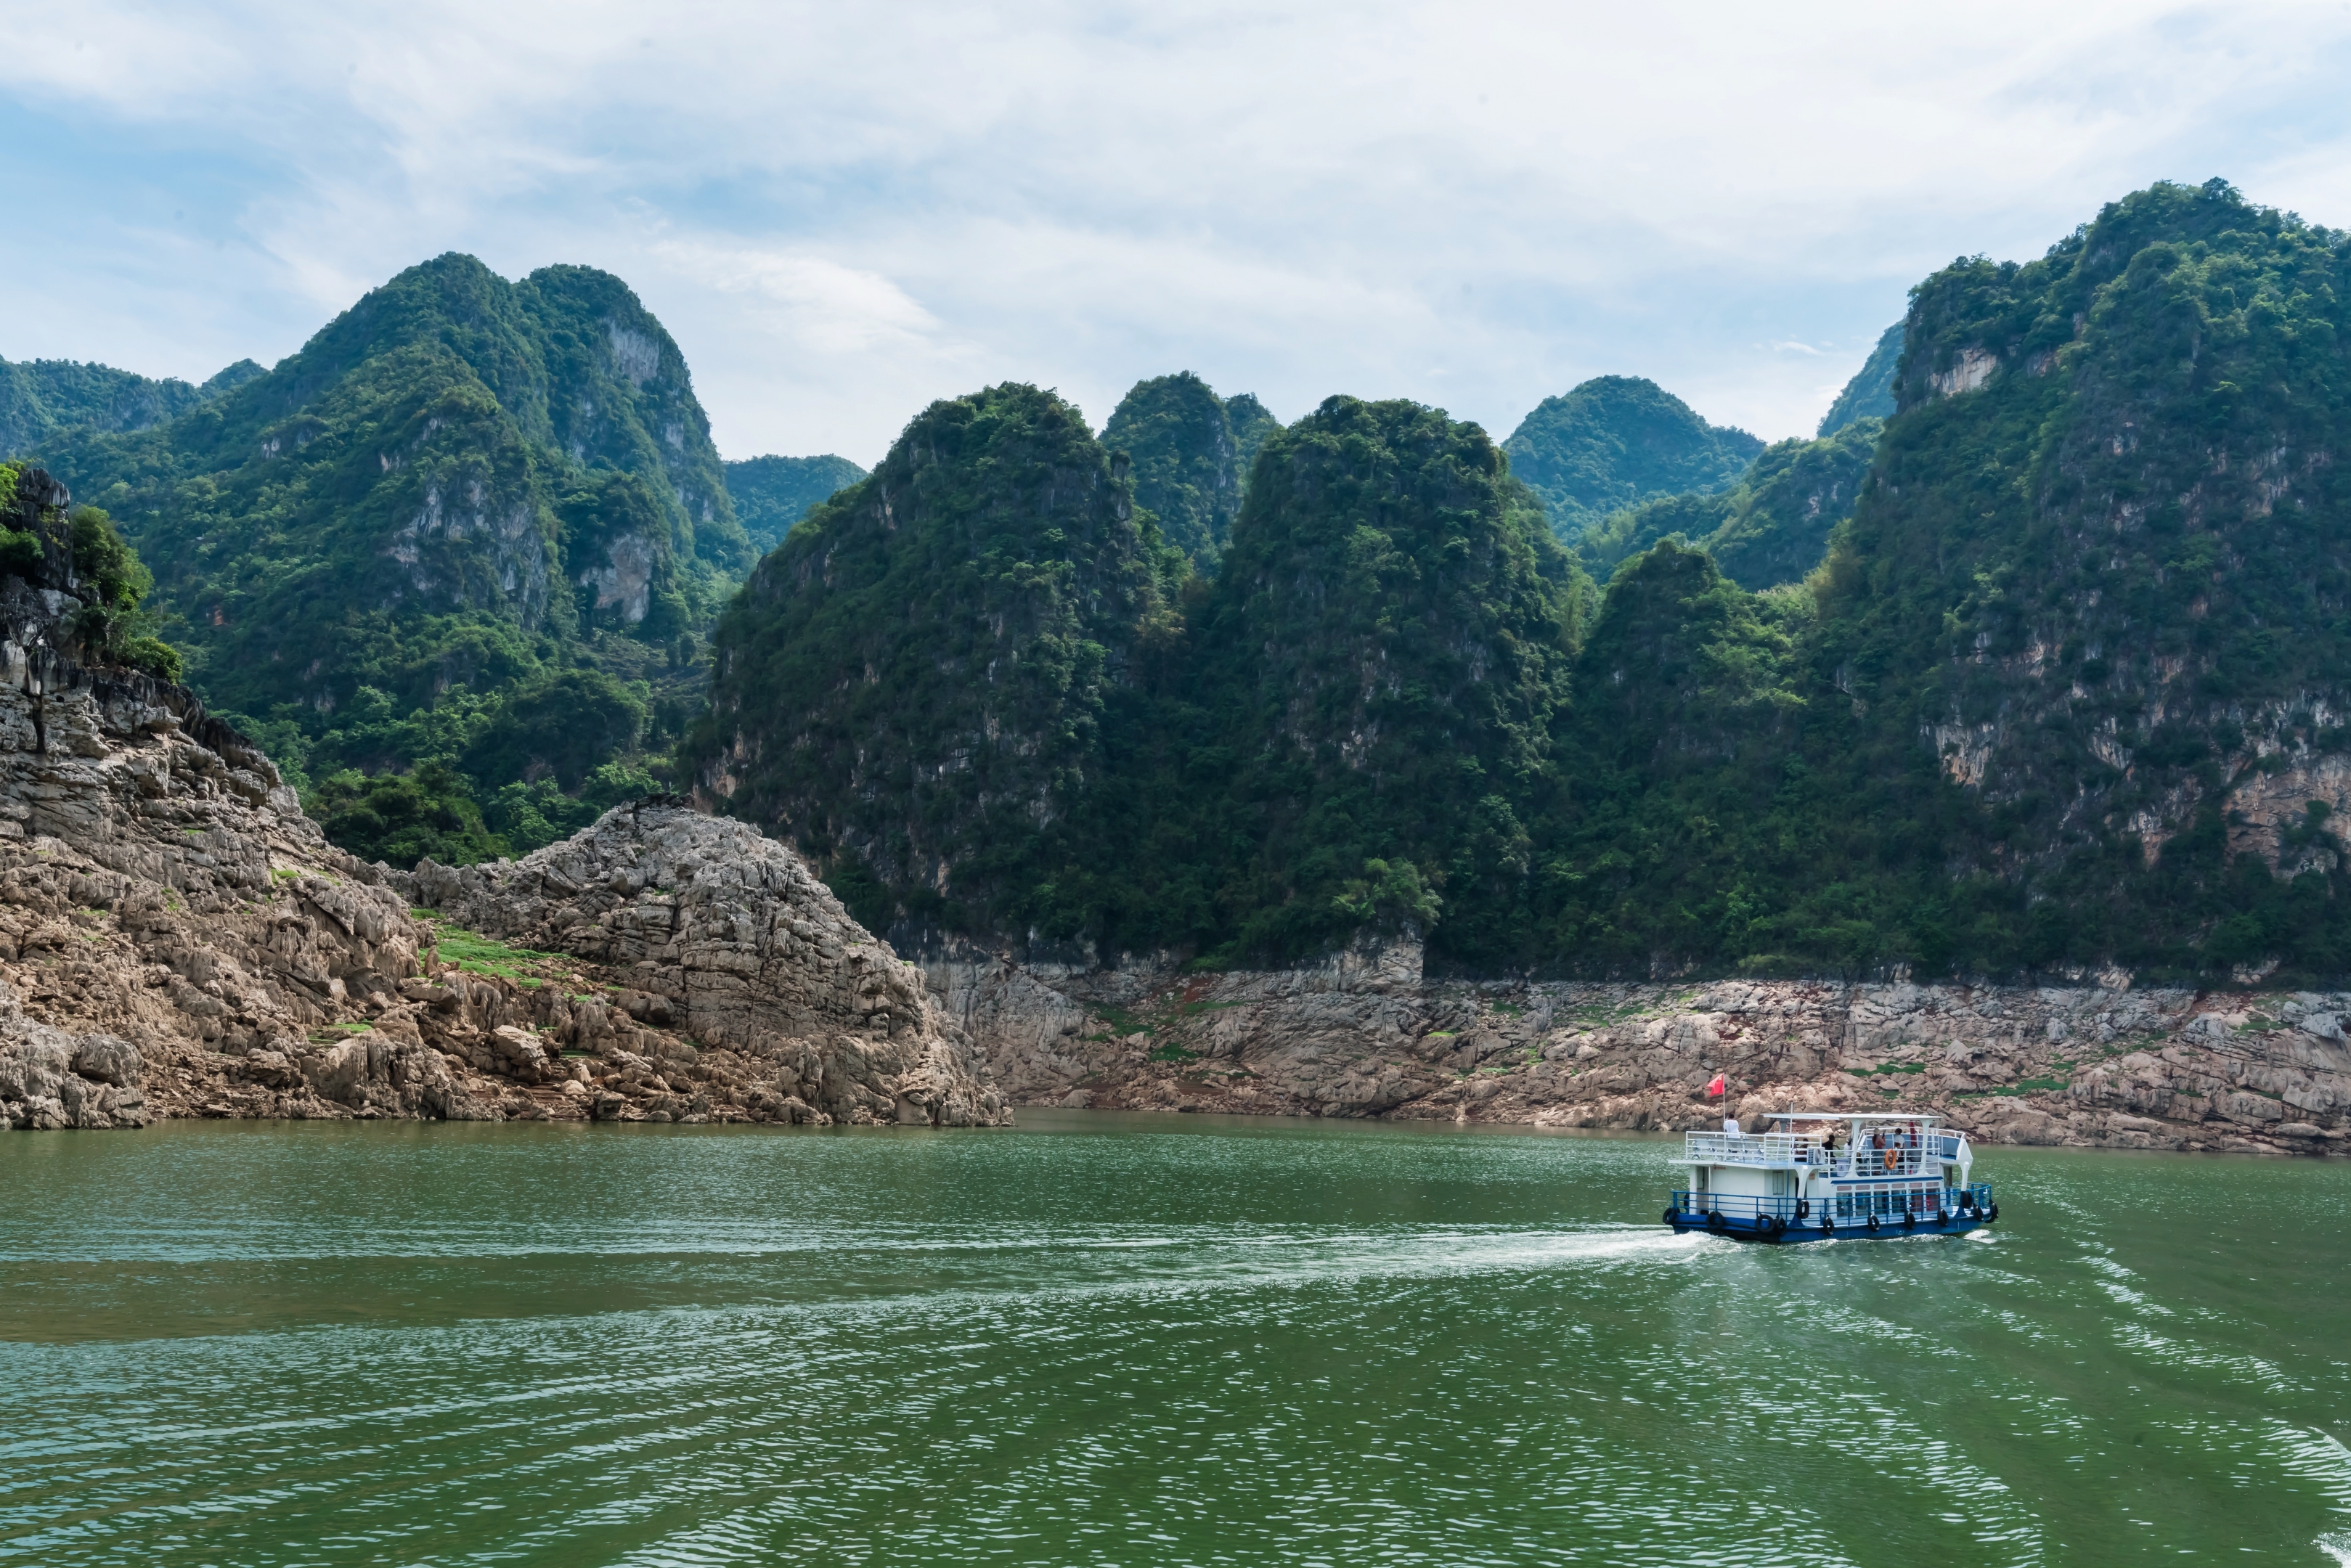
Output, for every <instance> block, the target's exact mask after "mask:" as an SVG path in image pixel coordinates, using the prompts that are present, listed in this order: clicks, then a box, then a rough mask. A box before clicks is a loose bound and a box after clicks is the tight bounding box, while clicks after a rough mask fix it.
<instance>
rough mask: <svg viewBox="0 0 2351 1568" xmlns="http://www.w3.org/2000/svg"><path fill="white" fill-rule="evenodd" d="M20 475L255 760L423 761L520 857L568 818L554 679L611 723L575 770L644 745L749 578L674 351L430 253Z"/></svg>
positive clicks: (556, 274) (628, 302)
mask: <svg viewBox="0 0 2351 1568" xmlns="http://www.w3.org/2000/svg"><path fill="white" fill-rule="evenodd" d="M47 456H48V457H49V459H50V465H51V466H52V467H54V468H56V469H57V470H58V471H59V472H60V474H61V476H63V477H65V478H66V479H67V480H68V483H69V484H71V485H72V486H74V488H75V490H76V492H77V493H78V495H80V496H82V497H87V498H89V499H92V500H95V501H98V502H99V503H100V504H102V505H104V506H106V507H108V508H109V509H110V511H111V512H113V513H114V514H115V516H116V517H118V519H119V520H120V523H121V525H122V526H123V528H124V529H125V531H126V532H127V533H128V534H129V535H130V536H131V538H133V540H134V541H135V542H136V543H137V545H138V546H139V548H140V549H141V553H142V554H143V555H144V556H145V557H146V558H147V559H148V560H149V561H150V562H151V564H152V567H153V569H154V570H155V575H156V600H157V601H158V602H159V604H160V605H161V606H162V608H163V609H164V610H166V611H167V612H169V613H171V614H172V616H173V617H175V618H176V635H177V636H178V637H179V639H180V640H181V641H182V642H183V644H184V645H185V647H186V649H187V652H188V656H189V678H190V681H191V683H192V684H193V685H195V686H196V687H197V688H198V690H199V691H201V692H202V693H203V694H204V696H205V698H206V700H207V702H208V703H210V704H212V705H213V706H215V707H216V708H218V709H222V710H225V711H226V712H227V713H229V714H232V715H240V716H243V720H242V722H244V723H245V724H246V727H248V728H249V729H251V730H252V731H253V732H254V733H255V734H256V737H257V738H259V739H261V740H262V741H263V742H264V743H265V744H266V746H268V747H270V748H271V749H272V752H273V755H275V756H276V757H277V758H278V759H279V760H280V762H281V764H282V765H285V766H287V767H288V768H290V769H292V770H293V771H294V772H295V773H296V774H297V775H298V776H299V775H301V774H303V773H306V772H307V773H308V774H309V775H311V776H314V777H320V776H324V775H325V774H327V773H329V772H330V771H332V770H334V769H337V768H363V769H365V770H367V771H369V772H381V771H385V770H398V769H405V768H409V767H411V766H413V765H415V764H418V763H421V762H425V761H435V760H437V761H441V762H444V763H448V764H452V765H455V766H456V767H457V768H460V769H462V770H463V771H464V772H465V774H466V775H467V776H468V777H470V779H471V780H472V782H473V784H474V786H475V788H476V789H478V790H480V791H481V792H482V793H483V794H484V795H485V796H486V797H487V796H490V795H493V794H498V795H500V796H501V798H502V799H503V800H505V802H506V804H505V807H504V808H503V810H504V815H503V817H502V818H501V821H502V824H503V826H504V827H506V828H511V829H512V830H513V831H515V832H516V833H517V835H518V836H519V838H521V839H529V838H532V837H535V836H537V835H538V832H539V831H541V830H542V829H545V828H549V827H552V826H555V825H559V824H558V823H556V822H552V821H545V820H544V819H546V818H547V815H548V813H549V812H550V811H551V812H554V813H556V815H557V817H559V818H561V817H565V816H566V814H567V813H568V814H569V815H577V814H579V813H580V811H584V810H588V806H587V805H586V804H583V803H580V802H578V801H559V799H558V790H557V789H556V785H557V783H558V782H559V783H560V784H561V786H562V787H563V788H566V789H569V788H574V787H576V785H577V780H578V779H579V776H580V769H579V768H577V767H576V766H574V761H575V757H574V753H573V752H572V751H571V750H569V749H567V747H569V746H570V745H571V741H570V738H569V736H570V729H569V725H568V722H567V721H568V716H569V713H570V710H571V709H572V708H573V707H574V706H576V704H577V702H578V700H579V697H580V693H579V689H578V685H579V683H580V682H581V681H585V682H588V683H589V684H590V685H593V686H594V687H595V690H596V693H597V695H598V699H599V702H600V704H601V706H602V707H603V708H606V709H611V710H613V711H616V712H619V713H621V714H622V715H624V716H633V718H632V720H631V719H628V718H624V719H622V720H617V721H614V722H612V723H607V724H604V725H602V726H601V728H595V729H594V730H593V733H594V734H595V735H596V736H597V737H598V743H599V745H600V747H601V751H602V757H601V760H602V761H604V762H612V763H621V764H625V763H628V762H629V761H630V760H631V758H633V756H634V754H635V747H636V745H637V743H638V741H639V739H640V731H641V729H642V728H643V725H644V723H645V721H646V720H647V719H648V718H650V719H652V720H653V735H652V737H651V738H653V739H655V740H658V739H659V737H660V736H661V735H662V734H663V733H664V732H667V733H671V734H674V732H675V730H676V729H677V728H678V727H680V726H681V725H682V722H683V720H684V716H685V713H686V711H687V708H688V705H689V704H690V703H691V702H692V701H693V695H694V694H693V687H694V685H695V676H694V673H693V664H694V661H695V648H694V644H693V641H692V638H691V636H690V634H689V633H690V632H691V629H692V628H693V627H694V626H695V624H697V623H699V622H704V621H705V620H706V619H707V618H708V616H709V615H710V614H712V613H713V612H715V610H716V604H717V602H718V601H719V600H720V598H721V596H722V595H723V593H724V592H725V591H726V589H727V588H729V587H730V586H731V583H732V580H733V577H734V574H736V573H738V572H739V571H740V570H743V569H744V568H745V567H747V564H748V561H749V559H750V549H749V545H748V542H747V540H746V539H745V538H744V537H743V533H742V530H741V528H739V527H737V524H736V522H735V518H734V515H733V510H732V507H731V505H730V504H729V502H728V499H727V496H726V486H725V481H724V477H723V474H722V471H721V468H720V465H719V462H718V456H717V454H716V451H715V450H714V449H713V448H712V446H711V444H710V440H709V434H708V422H707V421H706V419H705V417H704V415H703V413H702V410H701V408H700V406H699V405H698V404H697V403H696V402H695V399H694V393H693V389H692V384H691V382H690V381H689V379H688V376H687V372H686V368H685V364H684V360H683V359H682V357H681V356H680V355H679V353H678V350H677V347H676V345H675V344H674V342H672V341H671V340H670V338H669V336H668V334H667V333H666V332H664V330H663V329H662V328H661V325H660V323H659V322H657V321H655V320H654V319H653V318H652V317H651V316H650V315H648V314H647V313H646V312H645V311H644V309H643V307H642V306H641V305H640V304H639V303H638V302H637V300H636V298H635V297H634V296H633V295H632V294H631V293H630V292H629V290H628V288H627V287H626V286H624V285H623V284H622V283H621V282H620V281H619V280H618V279H616V278H613V277H610V276H608V275H606V274H603V273H600V272H596V271H593V270H591V269H589V268H583V267H548V268H543V269H542V270H540V271H539V272H537V273H534V274H532V275H531V277H528V278H526V279H525V280H523V281H522V282H520V283H514V284H510V283H507V281H505V280H504V279H502V278H500V277H496V275H495V274H493V273H491V272H490V271H489V270H488V269H487V268H486V267H483V266H482V265H481V264H480V263H479V262H476V261H475V260H473V259H472V258H471V257H468V256H443V257H441V258H439V259H437V260H435V261H433V262H428V263H426V264H424V265H423V266H420V267H412V268H410V269H409V270H408V271H407V272H404V273H402V274H401V275H400V276H399V277H395V278H393V279H392V281H391V282H389V283H387V284H385V285H384V286H383V287H381V288H378V289H376V290H374V291H373V292H371V293H370V294H369V295H368V296H367V297H366V298H364V299H362V300H360V302H359V303H358V304H357V305H355V306H353V307H352V308H350V310H348V311H346V312H345V313H344V314H343V315H341V316H340V317H338V318H337V319H335V320H334V321H333V322H332V323H330V324H329V326H328V327H326V328H325V329H322V330H321V331H320V332H319V334H318V335H317V336H316V337H314V338H313V339H312V340H310V341H309V342H308V344H306V345H305V346H304V347H303V349H302V350H301V351H300V352H299V353H298V354H295V355H294V356H292V357H291V358H289V359H287V360H286V361H282V362H281V363H280V364H278V365H277V367H276V369H274V370H272V371H269V372H268V373H267V374H266V375H263V376H260V377H258V378H255V379H251V380H248V381H246V382H243V383H242V384H239V385H235V386H233V387H230V388H229V389H227V390H226V391H225V392H223V393H221V394H220V395H218V396H215V397H214V398H211V399H208V400H206V401H204V402H201V403H200V404H198V405H197V406H195V407H193V408H192V409H190V410H189V411H188V412H186V413H183V414H181V415H180V416H179V417H178V418H176V419H174V420H172V422H171V423H167V424H165V425H163V426H162V427H160V428H157V429H154V430H150V431H145V432H141V433H137V434H78V435H68V436H65V437H59V438H57V439H56V441H55V444H53V445H52V446H51V448H50V449H49V451H48V452H47ZM567 683H569V684H567ZM494 732H495V733H496V734H497V735H501V736H507V737H511V736H514V735H538V736H543V737H549V745H548V746H547V747H541V748H540V749H539V750H532V751H530V752H529V753H528V755H524V754H521V753H518V752H517V751H516V749H515V748H514V747H512V746H507V745H501V744H494V743H492V742H491V741H489V740H486V737H490V736H491V735H492V734H493V733H494ZM557 737H562V738H561V739H560V742H559V743H558V739H557ZM542 750H543V751H545V752H546V754H545V755H541V754H540V753H541V751H542ZM493 815H494V816H496V815H498V810H494V811H493ZM534 818H535V819H537V820H538V822H537V825H536V826H534V825H533V820H534Z"/></svg>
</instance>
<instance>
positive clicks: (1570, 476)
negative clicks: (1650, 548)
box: [1502, 376, 1763, 544]
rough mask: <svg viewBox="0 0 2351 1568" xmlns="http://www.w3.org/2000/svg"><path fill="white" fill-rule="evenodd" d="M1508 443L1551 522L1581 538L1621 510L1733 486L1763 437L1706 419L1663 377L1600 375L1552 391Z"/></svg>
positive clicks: (1566, 535) (1517, 470)
mask: <svg viewBox="0 0 2351 1568" xmlns="http://www.w3.org/2000/svg"><path fill="white" fill-rule="evenodd" d="M1502 450H1503V451H1504V452H1506V453H1508V454H1509V455H1510V471H1511V472H1512V473H1513V474H1515V475H1517V476H1519V478H1520V479H1521V480H1523V481H1525V482H1526V484H1528V485H1529V486H1531V487H1532V488H1533V490H1534V492H1535V493H1536V494H1537V495H1538V496H1540V497H1542V502H1543V505H1544V507H1546V508H1547V509H1548V510H1549V511H1550V513H1551V523H1552V529H1553V530H1554V531H1555V532H1556V533H1557V534H1558V536H1559V538H1561V540H1562V541H1563V542H1565V543H1569V544H1573V543H1574V542H1575V540H1576V539H1577V538H1578V537H1579V536H1580V535H1582V534H1583V531H1584V529H1585V528H1590V527H1592V526H1593V525H1594V524H1596V523H1598V522H1599V521H1600V520H1601V519H1602V518H1604V517H1607V516H1608V515H1609V514H1610V513H1612V512H1617V511H1622V510H1624V509H1625V508H1626V507H1636V506H1639V505H1640V504H1641V503H1642V502H1644V501H1648V500H1653V499H1655V498H1656V497H1662V496H1680V495H1708V494H1712V493H1713V492H1715V491H1718V490H1724V489H1728V488H1729V486H1732V485H1733V484H1735V483H1737V482H1738V479H1739V476H1740V475H1741V474H1743V473H1744V472H1746V469H1747V465H1749V464H1750V463H1751V462H1753V461H1754V459H1755V456H1756V455H1757V454H1758V453H1760V452H1761V451H1762V450H1763V443H1762V442H1761V441H1759V440H1757V439H1756V438H1755V437H1754V436H1752V435H1750V434H1747V432H1745V431H1743V430H1737V429H1732V428H1729V427H1727V426H1716V425H1710V424H1708V423H1707V422H1706V421H1705V420H1703V419H1701V418H1699V417H1698V414H1697V413H1694V412H1692V410H1691V408H1690V406H1689V405H1688V404H1687V403H1686V402H1682V400H1681V399H1679V398H1677V397H1676V396H1674V395H1673V394H1672V393H1670V392H1667V391H1665V390H1664V389H1663V388H1661V387H1659V386H1658V385H1657V384H1656V382H1649V381H1643V380H1640V379H1639V378H1637V377H1633V376H1599V377H1595V378H1594V379H1593V380H1591V381H1588V382H1583V384H1581V385H1580V386H1578V387H1576V388H1575V389H1574V390H1573V391H1572V392H1568V393H1567V394H1566V395H1564V396H1562V397H1549V398H1545V399H1543V401H1542V402H1541V404H1539V405H1538V406H1537V407H1536V408H1535V410H1534V412H1533V413H1530V414H1528V415H1527V416H1526V418H1525V419H1523V420H1521V421H1520V422H1519V428H1518V429H1517V430H1515V431H1513V432H1512V433H1511V434H1510V439H1509V440H1508V441H1505V442H1503V443H1502Z"/></svg>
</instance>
